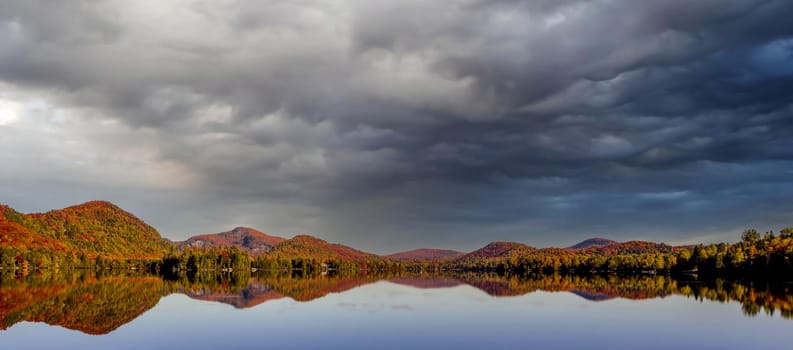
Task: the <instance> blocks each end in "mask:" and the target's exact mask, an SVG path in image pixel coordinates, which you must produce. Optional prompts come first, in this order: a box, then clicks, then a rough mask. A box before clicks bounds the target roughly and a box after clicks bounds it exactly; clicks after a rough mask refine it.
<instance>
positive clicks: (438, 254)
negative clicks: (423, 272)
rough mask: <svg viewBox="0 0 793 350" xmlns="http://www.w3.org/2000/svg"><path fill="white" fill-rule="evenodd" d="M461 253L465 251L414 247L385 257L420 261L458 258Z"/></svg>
mask: <svg viewBox="0 0 793 350" xmlns="http://www.w3.org/2000/svg"><path fill="white" fill-rule="evenodd" d="M463 255H465V253H463V252H458V251H456V250H448V249H414V250H408V251H405V252H399V253H394V254H391V255H386V256H385V257H386V258H388V259H393V260H399V261H422V260H444V259H453V258H459V257H461V256H463Z"/></svg>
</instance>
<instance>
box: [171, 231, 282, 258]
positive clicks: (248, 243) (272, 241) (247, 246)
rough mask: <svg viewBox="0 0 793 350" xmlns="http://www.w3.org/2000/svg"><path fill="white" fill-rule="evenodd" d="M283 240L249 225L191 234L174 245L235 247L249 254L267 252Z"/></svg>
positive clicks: (184, 246) (180, 246)
mask: <svg viewBox="0 0 793 350" xmlns="http://www.w3.org/2000/svg"><path fill="white" fill-rule="evenodd" d="M284 240H285V239H284V238H282V237H276V236H270V235H267V234H265V233H263V232H260V231H258V230H255V229H252V228H250V227H244V226H237V227H235V228H233V229H231V230H230V231H225V232H220V233H210V234H203V235H198V236H193V237H190V238H188V239H187V240H185V241H183V242H177V243H176V245H177V246H178V247H179V248H182V249H184V248H186V247H190V248H213V247H237V248H240V249H242V250H245V251H248V252H249V253H251V254H262V253H266V252H269V251H270V250H272V249H273V247H274V246H276V245H277V244H278V243H281V242H283V241H284Z"/></svg>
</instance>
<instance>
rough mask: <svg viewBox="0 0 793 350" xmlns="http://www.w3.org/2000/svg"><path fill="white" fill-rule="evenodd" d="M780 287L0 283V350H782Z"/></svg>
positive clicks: (338, 281) (455, 279) (607, 280)
mask: <svg viewBox="0 0 793 350" xmlns="http://www.w3.org/2000/svg"><path fill="white" fill-rule="evenodd" d="M792 327H793V285H791V284H787V283H767V282H762V283H761V282H754V283H735V282H727V281H709V282H702V281H690V280H678V279H673V278H670V277H666V276H630V277H624V276H623V277H618V276H588V277H580V276H559V275H555V276H533V277H504V276H497V275H487V274H457V275H448V276H426V275H425V276H418V275H389V276H372V275H352V276H333V277H329V276H312V277H293V276H283V275H277V274H262V275H253V276H248V275H245V276H232V275H226V276H220V275H210V276H190V278H188V277H187V276H182V277H181V278H174V279H172V280H164V279H162V278H161V277H157V276H147V275H133V276H118V275H109V276H96V275H93V274H91V275H88V274H71V275H63V274H58V275H46V274H45V275H39V276H26V277H18V276H7V275H4V276H2V280H0V328H2V329H3V330H2V331H0V344H2V345H3V348H4V349H49V348H58V349H94V348H108V349H174V348H179V349H181V348H185V349H227V348H235V349H262V348H277V349H317V348H322V349H359V348H360V349H443V348H448V349H482V348H493V349H526V348H542V349H582V348H584V349H670V348H679V349H747V348H750V349H790V346H791V345H790V344H793V342H792V341H793V332H791V331H790V330H791V329H793V328H792Z"/></svg>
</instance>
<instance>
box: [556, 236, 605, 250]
mask: <svg viewBox="0 0 793 350" xmlns="http://www.w3.org/2000/svg"><path fill="white" fill-rule="evenodd" d="M614 243H617V241H612V240H610V239H605V238H598V237H596V238H590V239H585V240H583V241H581V242H578V243H577V244H575V245H572V246H569V247H567V249H575V250H578V249H585V248H591V247H603V246H607V245H609V244H614Z"/></svg>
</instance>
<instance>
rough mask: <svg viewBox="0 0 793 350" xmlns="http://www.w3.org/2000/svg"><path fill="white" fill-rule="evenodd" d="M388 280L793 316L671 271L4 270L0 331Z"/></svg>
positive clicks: (89, 327) (90, 326) (764, 286)
mask: <svg viewBox="0 0 793 350" xmlns="http://www.w3.org/2000/svg"><path fill="white" fill-rule="evenodd" d="M379 280H388V281H389V282H392V283H396V284H399V285H405V286H410V287H414V288H422V289H437V288H450V287H455V286H459V285H469V286H472V287H474V288H477V289H480V290H482V291H484V292H486V293H487V294H489V295H491V296H493V297H509V296H520V295H525V294H528V293H532V292H535V291H544V292H569V293H573V294H575V295H577V296H580V297H582V298H585V299H587V300H591V301H603V300H608V299H613V298H627V299H632V300H641V299H647V298H658V297H665V296H668V295H674V294H677V295H683V296H687V297H692V298H696V299H698V300H713V301H719V302H724V301H730V300H733V301H738V302H740V303H741V304H742V308H743V311H744V313H745V314H746V315H757V314H759V313H760V312H762V311H765V312H766V313H774V312H775V311H777V310H779V311H780V312H781V314H782V316H783V317H785V318H793V290H791V288H792V286H791V285H789V284H769V283H754V284H753V285H747V284H741V283H727V282H724V281H710V282H696V281H681V280H676V279H673V278H670V277H668V276H628V277H618V276H585V277H582V276H562V275H538V276H532V277H515V276H511V277H504V276H498V275H495V274H476V273H464V274H454V275H430V276H427V275H410V274H397V275H384V276H378V275H350V276H309V277H292V276H291V275H282V274H261V275H253V276H251V275H219V274H217V275H216V274H210V275H208V276H192V277H191V278H187V276H181V277H179V278H176V279H171V280H163V279H162V278H160V277H157V276H148V275H136V276H118V275H116V276H101V275H94V273H93V272H82V273H77V274H71V275H55V274H42V275H39V276H27V277H19V278H17V277H15V276H13V275H12V276H8V275H0V329H7V328H8V327H11V326H13V325H14V324H16V323H17V322H21V321H29V322H44V323H47V324H50V325H55V326H61V327H64V328H68V329H72V330H77V331H80V332H83V333H87V334H106V333H109V332H112V331H114V330H115V329H117V328H119V327H120V326H122V325H124V324H126V323H128V322H130V321H132V320H134V319H135V318H137V317H138V316H140V315H141V314H143V313H144V312H146V311H147V310H149V309H151V308H153V307H154V306H155V305H156V304H157V302H158V301H159V300H160V298H161V297H163V296H166V295H170V294H174V293H178V294H184V295H187V296H189V297H190V298H193V299H196V300H203V301H213V302H220V303H224V304H229V305H231V306H233V307H235V308H250V307H254V306H257V305H261V304H263V303H266V302H268V301H271V300H277V299H282V298H287V297H288V298H291V299H293V300H296V301H299V302H308V301H311V300H314V299H317V298H322V297H324V296H326V295H328V294H329V293H341V292H344V291H347V290H350V289H353V288H356V287H358V286H361V285H365V284H368V283H372V282H376V281H379Z"/></svg>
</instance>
